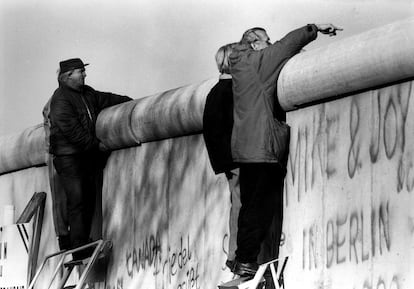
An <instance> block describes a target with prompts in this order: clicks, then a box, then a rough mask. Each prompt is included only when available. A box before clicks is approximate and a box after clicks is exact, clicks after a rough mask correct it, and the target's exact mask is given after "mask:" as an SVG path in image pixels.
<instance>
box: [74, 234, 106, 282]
mask: <svg viewBox="0 0 414 289" xmlns="http://www.w3.org/2000/svg"><path fill="white" fill-rule="evenodd" d="M98 242H99V243H98V244H97V246H96V247H95V250H94V251H93V254H92V256H91V257H90V260H89V262H88V264H87V265H86V268H85V269H84V271H83V273H82V276H81V277H80V279H79V282H78V285H76V287H75V289H82V287H83V285H84V283H85V280H86V277H87V276H88V274H89V271H90V269H91V268H92V265H93V264H94V263H95V261H96V260H97V259H98V256H99V253H100V252H101V251H102V249H103V247H104V246H103V245H104V241H103V240H99V241H98ZM89 247H91V246H89Z"/></svg>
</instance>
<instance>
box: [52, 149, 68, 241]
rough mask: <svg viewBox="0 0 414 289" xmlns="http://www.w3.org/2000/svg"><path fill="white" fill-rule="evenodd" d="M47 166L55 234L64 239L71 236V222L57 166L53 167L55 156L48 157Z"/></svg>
mask: <svg viewBox="0 0 414 289" xmlns="http://www.w3.org/2000/svg"><path fill="white" fill-rule="evenodd" d="M47 166H48V173H49V184H50V192H51V195H52V204H53V206H52V213H53V223H54V225H55V232H56V235H57V236H59V237H60V238H64V237H65V236H69V230H68V229H69V222H68V215H67V209H66V204H67V201H66V193H65V190H64V188H63V187H62V184H61V181H60V179H59V175H58V174H57V172H56V169H55V166H54V165H53V155H51V154H50V155H49V157H48V160H47ZM61 249H67V248H61Z"/></svg>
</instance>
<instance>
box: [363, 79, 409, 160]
mask: <svg viewBox="0 0 414 289" xmlns="http://www.w3.org/2000/svg"><path fill="white" fill-rule="evenodd" d="M411 93H412V82H407V83H404V84H401V85H398V86H393V87H389V88H386V89H384V90H379V91H378V90H377V91H373V94H372V96H371V97H372V98H371V99H372V105H371V107H372V108H373V110H372V114H371V115H372V117H371V119H372V123H371V128H372V129H371V143H370V147H369V152H370V157H371V162H372V163H376V162H377V160H378V158H379V152H380V140H381V136H382V139H383V143H384V151H385V155H386V157H387V158H388V159H391V158H392V157H393V156H394V155H395V153H396V151H397V148H399V149H400V151H401V152H404V150H405V124H406V122H407V116H408V108H409V102H410V96H411Z"/></svg>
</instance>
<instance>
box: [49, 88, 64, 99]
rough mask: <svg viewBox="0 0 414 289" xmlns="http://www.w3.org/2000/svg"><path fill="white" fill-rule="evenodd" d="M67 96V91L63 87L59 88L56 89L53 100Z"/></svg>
mask: <svg viewBox="0 0 414 289" xmlns="http://www.w3.org/2000/svg"><path fill="white" fill-rule="evenodd" d="M64 95H65V90H64V89H63V87H61V86H59V87H58V88H56V89H55V91H54V92H53V94H52V99H56V98H60V97H64Z"/></svg>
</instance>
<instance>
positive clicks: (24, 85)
mask: <svg viewBox="0 0 414 289" xmlns="http://www.w3.org/2000/svg"><path fill="white" fill-rule="evenodd" d="M413 2H414V1H411V0H348V1H347V0H307V1H305V0H301V1H299V0H264V1H260V0H209V1H207V0H134V1H133V0H115V1H109V0H88V1H86V0H82V1H81V0H71V1H64V0H37V1H36V0H0V136H4V135H9V134H16V133H20V132H21V131H23V130H24V129H26V128H28V127H31V126H34V125H36V124H39V123H41V122H42V108H43V106H44V104H45V103H46V102H47V100H48V99H49V97H50V96H51V95H52V94H53V91H54V90H55V89H56V88H57V80H56V77H57V75H56V70H57V68H58V66H59V61H61V60H64V59H68V58H73V57H80V58H81V59H82V60H83V61H84V62H85V63H90V65H89V66H87V69H86V73H87V77H86V84H88V85H90V86H92V87H94V88H95V89H96V90H100V91H109V92H113V93H118V94H122V95H128V96H130V97H132V98H141V97H145V96H149V95H153V94H157V93H159V92H162V91H165V90H169V89H173V88H177V87H180V86H184V85H188V84H193V83H198V82H201V81H203V80H206V79H210V78H214V77H217V76H218V72H217V68H216V65H215V61H214V54H215V53H216V51H217V49H218V48H219V47H220V46H222V45H224V44H227V43H230V42H235V41H238V40H240V37H241V35H242V33H243V32H244V31H245V30H247V29H248V28H251V27H256V26H260V27H264V28H265V29H266V30H267V32H268V34H269V36H270V38H271V40H272V41H276V40H277V39H279V38H281V37H283V36H284V35H285V34H287V33H288V32H289V31H291V30H293V29H295V28H298V27H301V26H303V25H306V24H308V23H332V24H334V25H337V26H339V27H341V28H343V29H344V31H342V32H341V33H339V35H338V36H336V37H327V36H324V35H319V36H318V39H317V40H315V41H314V42H312V43H311V44H309V45H308V46H307V47H306V50H311V49H314V48H316V47H320V46H324V45H327V44H329V43H332V42H335V41H339V40H341V39H344V38H347V37H350V36H351V35H354V34H359V33H362V32H364V31H367V30H370V29H373V28H376V27H380V26H383V25H385V24H388V23H392V22H395V21H399V20H402V19H406V18H410V17H414V3H413ZM396 45H398V44H396Z"/></svg>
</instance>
